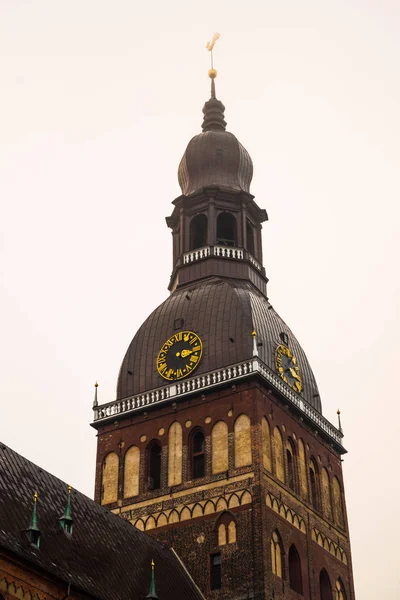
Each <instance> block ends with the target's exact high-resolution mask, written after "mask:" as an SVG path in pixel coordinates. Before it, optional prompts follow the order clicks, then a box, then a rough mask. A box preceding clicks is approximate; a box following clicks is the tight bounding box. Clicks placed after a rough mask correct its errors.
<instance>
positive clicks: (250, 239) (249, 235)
mask: <svg viewBox="0 0 400 600" xmlns="http://www.w3.org/2000/svg"><path fill="white" fill-rule="evenodd" d="M246 240H247V250H248V251H249V252H250V254H252V255H253V256H254V231H253V225H252V224H251V223H250V221H249V220H248V219H246Z"/></svg>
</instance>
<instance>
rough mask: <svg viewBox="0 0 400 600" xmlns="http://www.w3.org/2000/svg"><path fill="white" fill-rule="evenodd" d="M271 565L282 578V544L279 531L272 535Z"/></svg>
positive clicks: (274, 571) (273, 570)
mask: <svg viewBox="0 0 400 600" xmlns="http://www.w3.org/2000/svg"><path fill="white" fill-rule="evenodd" d="M271 566H272V572H273V573H274V575H277V576H278V577H280V578H282V577H283V575H282V545H281V540H280V538H279V533H278V532H277V531H274V532H273V534H272V537H271Z"/></svg>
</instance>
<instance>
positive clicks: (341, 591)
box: [335, 578, 346, 600]
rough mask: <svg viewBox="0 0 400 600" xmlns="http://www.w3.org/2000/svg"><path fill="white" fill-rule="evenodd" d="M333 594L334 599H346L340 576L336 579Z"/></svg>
mask: <svg viewBox="0 0 400 600" xmlns="http://www.w3.org/2000/svg"><path fill="white" fill-rule="evenodd" d="M335 594H336V596H335V600H346V592H345V591H344V585H343V583H342V580H341V579H340V578H339V579H337V580H336V584H335Z"/></svg>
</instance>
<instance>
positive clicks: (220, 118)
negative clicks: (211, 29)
mask: <svg viewBox="0 0 400 600" xmlns="http://www.w3.org/2000/svg"><path fill="white" fill-rule="evenodd" d="M219 37H220V35H219V33H214V35H213V37H212V40H211V42H207V46H206V48H207V50H208V51H209V52H210V58H211V69H210V70H209V71H208V76H209V78H210V79H211V98H210V100H208V102H206V103H205V105H204V107H203V113H204V120H203V125H202V129H203V131H210V130H211V129H214V130H217V131H225V128H226V122H225V119H224V117H225V115H224V111H225V106H224V105H223V104H222V102H221V101H220V100H217V98H216V95H215V78H216V76H217V71H216V70H215V69H214V61H213V48H214V45H215V42H216V41H217V40H218V39H219Z"/></svg>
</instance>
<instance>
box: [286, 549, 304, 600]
mask: <svg viewBox="0 0 400 600" xmlns="http://www.w3.org/2000/svg"><path fill="white" fill-rule="evenodd" d="M289 583H290V587H291V589H292V590H294V591H295V592H297V593H298V594H303V582H302V577H301V562H300V556H299V553H298V552H297V549H296V546H295V545H294V544H293V545H292V546H290V549H289Z"/></svg>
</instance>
